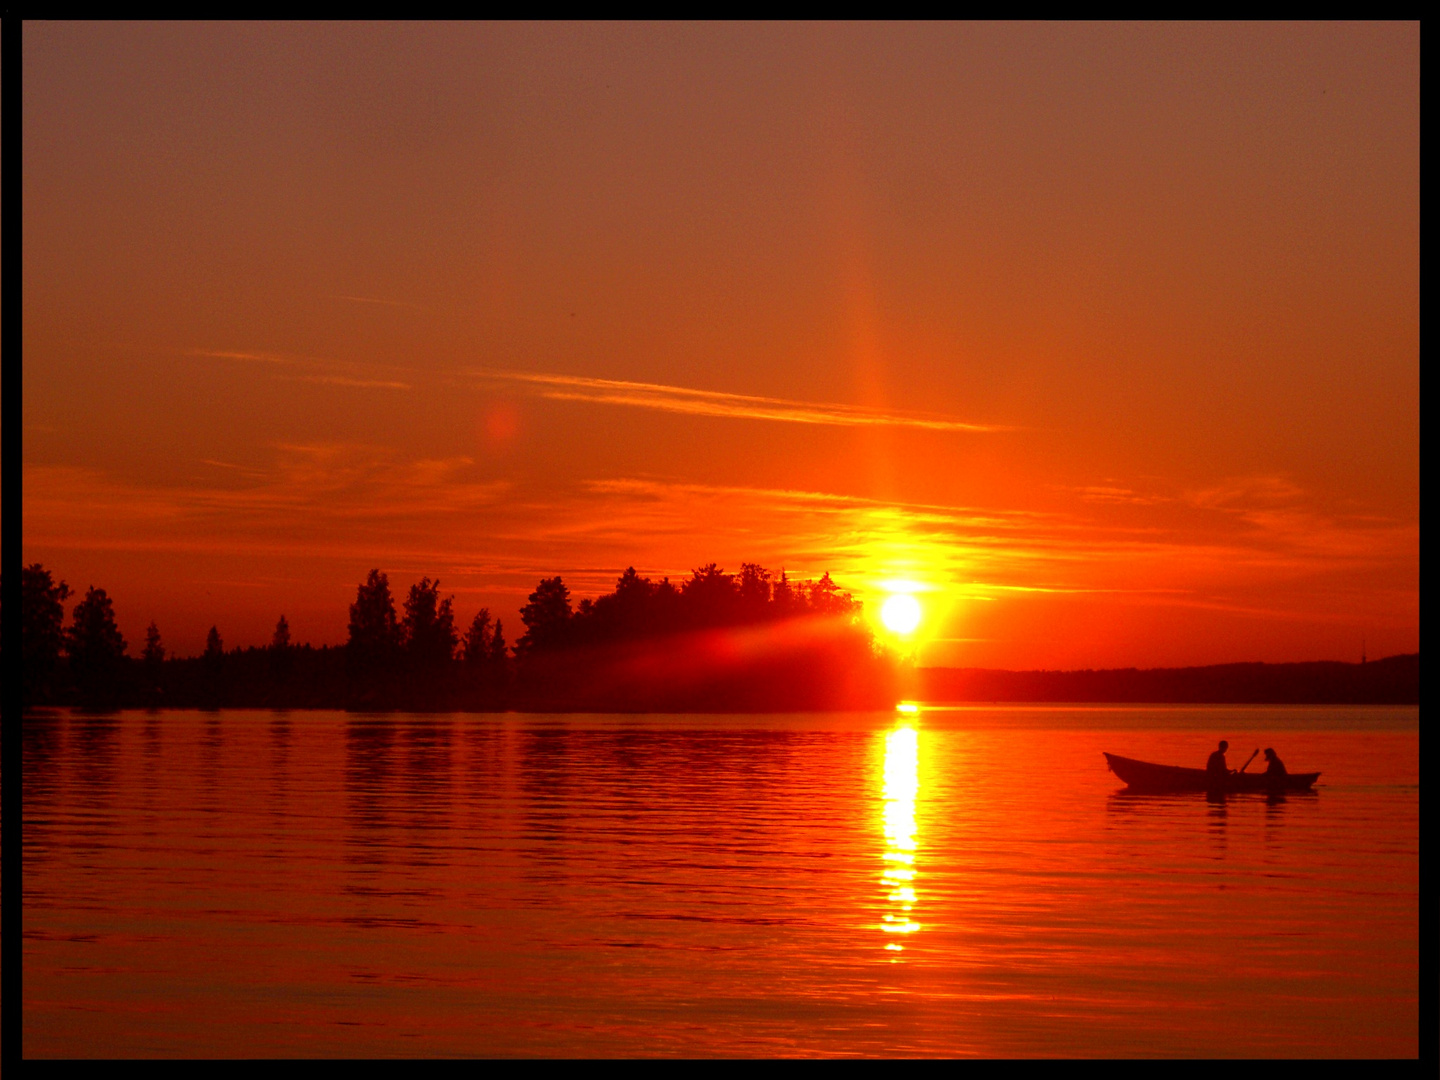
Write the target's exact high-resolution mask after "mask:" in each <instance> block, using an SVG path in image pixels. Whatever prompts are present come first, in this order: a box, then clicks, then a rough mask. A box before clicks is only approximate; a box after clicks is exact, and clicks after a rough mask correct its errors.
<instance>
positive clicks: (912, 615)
mask: <svg viewBox="0 0 1440 1080" xmlns="http://www.w3.org/2000/svg"><path fill="white" fill-rule="evenodd" d="M880 621H881V622H883V623H884V624H885V627H886V629H888V630H890V631H892V632H894V633H896V634H902V635H904V634H909V633H911V632H913V631H914V629H915V627H917V626H919V625H920V601H919V600H916V599H915V597H913V596H911V595H910V594H909V593H895V594H894V595H892V596H891V597H890V598H889V599H888V600H886V601H885V604H884V606H883V607H881V609H880Z"/></svg>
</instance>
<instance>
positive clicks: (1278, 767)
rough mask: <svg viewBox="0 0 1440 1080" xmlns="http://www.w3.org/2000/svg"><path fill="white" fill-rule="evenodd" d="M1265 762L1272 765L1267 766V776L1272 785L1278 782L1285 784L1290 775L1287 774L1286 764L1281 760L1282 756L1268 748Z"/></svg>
mask: <svg viewBox="0 0 1440 1080" xmlns="http://www.w3.org/2000/svg"><path fill="white" fill-rule="evenodd" d="M1265 760H1266V761H1268V762H1269V763H1270V764H1269V765H1267V766H1265V776H1266V777H1267V778H1268V779H1269V780H1270V781H1271V782H1272V783H1274V782H1277V781H1278V782H1280V783H1284V781H1285V777H1286V776H1287V775H1288V774H1287V773H1286V772H1285V763H1284V762H1283V761H1281V760H1280V755H1279V754H1277V753H1275V751H1274V750H1272V749H1270V747H1268V746H1267V747H1266V748H1265Z"/></svg>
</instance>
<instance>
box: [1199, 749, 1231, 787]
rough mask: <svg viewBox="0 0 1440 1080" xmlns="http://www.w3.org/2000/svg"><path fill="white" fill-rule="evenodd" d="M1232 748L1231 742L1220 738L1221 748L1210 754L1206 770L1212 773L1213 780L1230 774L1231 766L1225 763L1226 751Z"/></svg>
mask: <svg viewBox="0 0 1440 1080" xmlns="http://www.w3.org/2000/svg"><path fill="white" fill-rule="evenodd" d="M1229 749H1230V744H1229V743H1228V742H1226V741H1225V740H1224V739H1221V740H1220V749H1219V750H1216V751H1215V752H1214V753H1213V754H1211V755H1210V760H1209V761H1207V762H1205V771H1206V772H1207V773H1209V774H1210V779H1212V780H1224V779H1225V778H1226V777H1228V776H1229V775H1230V767H1229V766H1228V765H1226V764H1225V751H1226V750H1229Z"/></svg>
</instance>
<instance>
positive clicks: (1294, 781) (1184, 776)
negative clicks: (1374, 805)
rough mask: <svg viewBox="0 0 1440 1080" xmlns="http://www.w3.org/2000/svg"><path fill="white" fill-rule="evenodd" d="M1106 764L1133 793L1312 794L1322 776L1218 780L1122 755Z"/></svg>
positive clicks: (1109, 757) (1232, 776) (1238, 776)
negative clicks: (1228, 792)
mask: <svg viewBox="0 0 1440 1080" xmlns="http://www.w3.org/2000/svg"><path fill="white" fill-rule="evenodd" d="M1105 762H1106V764H1107V765H1109V766H1110V771H1111V772H1113V773H1114V774H1115V775H1116V776H1118V777H1119V778H1120V779H1121V780H1124V781H1125V783H1126V784H1127V785H1128V786H1129V787H1130V789H1131V790H1133V791H1309V790H1310V788H1311V787H1312V786H1313V785H1314V783H1315V780H1316V778H1317V777H1319V775H1320V774H1319V773H1318V772H1316V773H1286V774H1285V775H1284V776H1267V775H1266V774H1265V773H1231V774H1230V775H1229V776H1226V777H1224V778H1217V777H1213V776H1211V775H1210V774H1209V773H1208V772H1206V771H1205V770H1204V769H1187V768H1184V767H1183V766H1180V765H1155V764H1153V763H1151V762H1149V761H1137V760H1135V759H1134V758H1127V757H1121V756H1120V755H1119V754H1106V755H1105Z"/></svg>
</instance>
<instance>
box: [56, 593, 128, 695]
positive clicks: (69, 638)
mask: <svg viewBox="0 0 1440 1080" xmlns="http://www.w3.org/2000/svg"><path fill="white" fill-rule="evenodd" d="M65 647H66V652H68V653H69V656H70V673H71V676H72V677H73V678H74V680H75V688H76V690H77V691H78V692H79V694H80V702H81V704H83V705H86V706H89V707H95V708H105V707H112V706H114V705H115V704H117V703H118V701H119V699H120V697H121V696H122V695H123V693H124V689H125V687H124V682H125V678H124V674H125V672H124V666H125V638H124V636H123V635H122V634H121V633H120V628H119V627H118V626H116V625H115V609H114V605H113V604H112V603H111V602H110V597H108V596H107V595H105V590H104V589H97V588H95V586H93V585H92V586H90V588H89V589H87V590H86V591H85V599H83V600H81V601H80V603H78V604H76V605H75V612H74V622H73V624H72V625H71V627H70V631H69V633H68V634H67V635H66V641H65Z"/></svg>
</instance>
